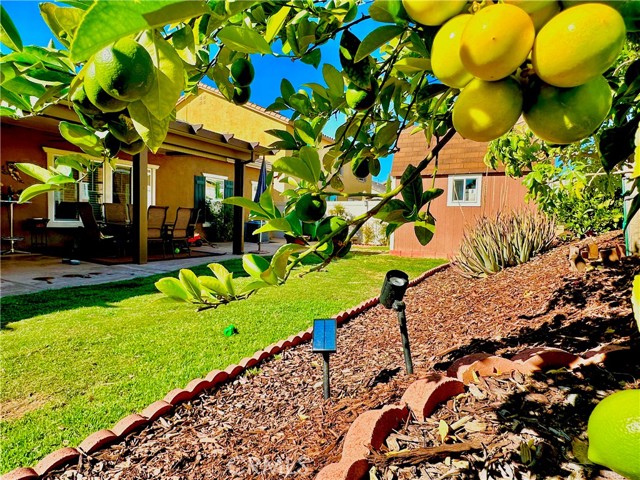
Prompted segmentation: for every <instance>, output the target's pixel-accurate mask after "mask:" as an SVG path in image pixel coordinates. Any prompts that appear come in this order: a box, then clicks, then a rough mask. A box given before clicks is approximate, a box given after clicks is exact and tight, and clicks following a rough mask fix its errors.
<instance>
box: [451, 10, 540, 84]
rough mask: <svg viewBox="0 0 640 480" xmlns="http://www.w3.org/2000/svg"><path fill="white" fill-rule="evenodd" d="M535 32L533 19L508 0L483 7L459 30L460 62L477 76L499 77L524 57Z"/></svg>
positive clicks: (506, 73) (515, 66)
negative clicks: (508, 3)
mask: <svg viewBox="0 0 640 480" xmlns="http://www.w3.org/2000/svg"><path fill="white" fill-rule="evenodd" d="M535 35H536V34H535V29H534V28H533V21H532V20H531V18H530V17H529V15H527V13H526V12H525V11H524V10H522V9H521V8H518V7H516V6H514V5H507V4H497V5H491V6H489V7H486V8H483V9H482V10H480V11H479V12H478V13H476V14H475V15H473V18H471V20H469V23H467V26H466V27H465V28H464V31H463V32H462V37H461V39H460V58H461V59H462V64H463V65H464V68H466V69H467V70H468V71H469V72H471V73H472V74H473V75H474V76H476V77H478V78H481V79H483V80H500V79H501V78H505V77H507V76H509V75H511V74H512V73H513V72H514V71H515V70H516V69H517V68H518V67H519V66H520V65H521V64H522V62H524V61H525V60H526V59H527V56H528V55H529V52H530V51H531V47H532V45H533V40H534V38H535Z"/></svg>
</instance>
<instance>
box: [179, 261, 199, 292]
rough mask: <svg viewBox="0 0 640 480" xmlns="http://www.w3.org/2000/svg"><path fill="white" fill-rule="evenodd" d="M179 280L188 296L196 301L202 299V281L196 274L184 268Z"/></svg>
mask: <svg viewBox="0 0 640 480" xmlns="http://www.w3.org/2000/svg"><path fill="white" fill-rule="evenodd" d="M178 278H179V279H180V283H181V284H182V286H183V287H184V289H185V290H186V291H187V293H188V295H189V296H190V297H192V298H194V299H195V300H201V299H202V287H201V286H200V281H199V280H198V277H197V276H196V274H195V273H193V272H192V271H191V270H188V269H186V268H183V269H181V270H180V273H179V274H178Z"/></svg>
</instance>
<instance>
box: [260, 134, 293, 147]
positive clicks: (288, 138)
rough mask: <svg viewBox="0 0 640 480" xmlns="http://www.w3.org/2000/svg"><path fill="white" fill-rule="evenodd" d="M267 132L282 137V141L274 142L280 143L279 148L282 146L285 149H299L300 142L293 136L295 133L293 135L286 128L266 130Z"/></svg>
mask: <svg viewBox="0 0 640 480" xmlns="http://www.w3.org/2000/svg"><path fill="white" fill-rule="evenodd" d="M265 133H267V134H269V135H273V136H274V137H277V138H279V139H281V140H282V142H274V144H275V143H277V144H278V145H279V148H282V149H283V150H297V149H298V142H296V139H295V138H294V137H293V135H291V134H290V133H289V132H287V131H286V130H266V131H265Z"/></svg>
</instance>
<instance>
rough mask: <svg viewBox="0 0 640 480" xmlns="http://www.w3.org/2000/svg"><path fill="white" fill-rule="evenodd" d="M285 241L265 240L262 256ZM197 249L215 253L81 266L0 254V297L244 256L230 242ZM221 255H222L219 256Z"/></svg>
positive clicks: (252, 248) (251, 246)
mask: <svg viewBox="0 0 640 480" xmlns="http://www.w3.org/2000/svg"><path fill="white" fill-rule="evenodd" d="M283 242H284V240H278V239H275V240H271V241H270V242H269V243H263V244H262V246H261V248H260V254H261V255H272V254H273V253H275V251H276V250H277V249H278V248H279V247H280V246H281V245H282V243H283ZM194 250H197V251H200V252H212V253H215V254H216V255H215V256H210V257H202V256H201V257H195V258H180V259H167V260H161V261H154V262H150V263H147V264H145V265H134V264H125V265H100V264H97V263H92V262H87V261H84V260H82V261H80V264H79V265H71V264H69V263H64V262H63V261H62V258H60V257H51V256H47V255H39V254H21V255H9V256H6V255H3V256H2V257H0V297H6V296H9V295H22V294H25V293H34V292H39V291H42V290H55V289H59V288H66V287H76V286H81V285H97V284H100V283H108V282H116V281H119V280H130V279H132V278H136V277H147V276H150V275H156V274H158V273H167V272H172V271H175V270H179V269H181V268H191V267H194V266H196V265H206V264H209V263H214V262H220V261H222V260H228V259H231V258H239V257H241V255H233V254H232V253H231V251H232V245H231V242H229V243H217V244H216V245H215V247H210V246H206V245H203V246H202V247H197V248H195V249H194ZM257 250H258V244H256V243H245V253H256V252H257ZM220 254H222V255H220Z"/></svg>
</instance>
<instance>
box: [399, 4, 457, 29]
mask: <svg viewBox="0 0 640 480" xmlns="http://www.w3.org/2000/svg"><path fill="white" fill-rule="evenodd" d="M466 4H467V0H402V5H403V6H404V9H405V10H406V11H407V13H408V14H409V16H410V17H411V18H412V19H413V20H415V21H416V22H418V23H420V24H422V25H429V26H436V25H442V24H443V23H444V22H446V21H447V20H449V19H450V18H451V17H454V16H456V15H457V14H459V13H460V12H461V11H462V9H463V8H464V6H465V5H466Z"/></svg>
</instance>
